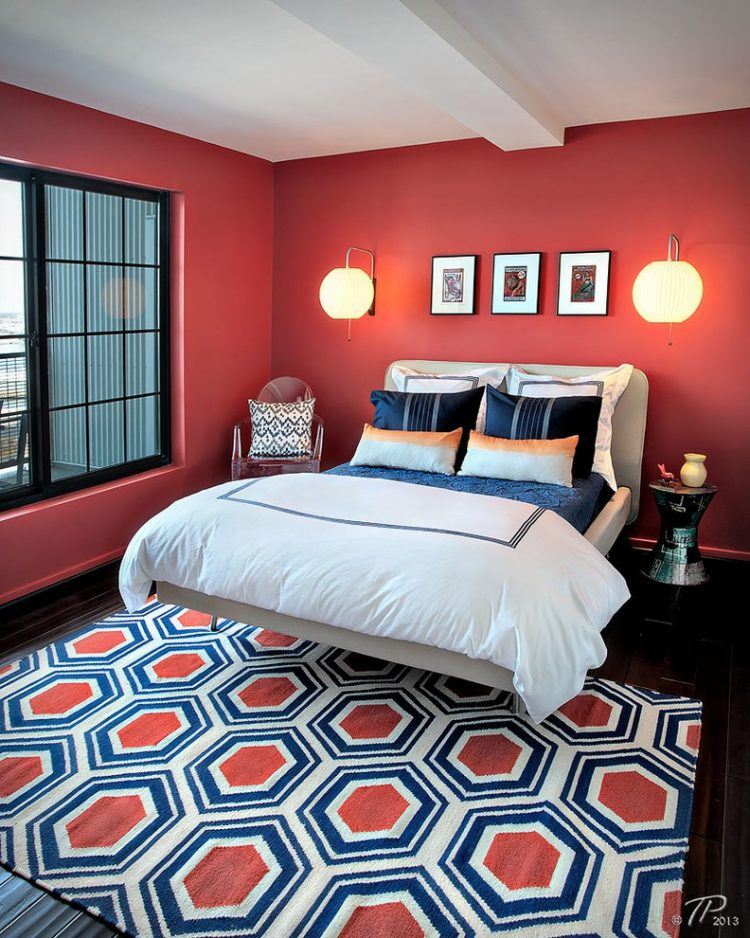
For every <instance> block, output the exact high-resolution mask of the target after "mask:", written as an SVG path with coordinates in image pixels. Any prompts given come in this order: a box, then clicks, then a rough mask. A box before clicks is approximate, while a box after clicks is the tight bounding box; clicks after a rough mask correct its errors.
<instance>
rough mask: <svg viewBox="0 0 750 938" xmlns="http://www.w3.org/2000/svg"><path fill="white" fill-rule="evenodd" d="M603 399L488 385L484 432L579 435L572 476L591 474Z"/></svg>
mask: <svg viewBox="0 0 750 938" xmlns="http://www.w3.org/2000/svg"><path fill="white" fill-rule="evenodd" d="M601 409H602V399H601V398H600V397H596V396H593V395H592V396H590V397H589V396H588V395H585V396H583V395H582V396H581V397H516V396H515V395H513V394H505V393H504V392H503V391H498V390H497V389H496V388H493V387H490V386H488V388H487V424H486V428H485V431H484V432H485V433H486V434H487V436H497V437H502V438H503V439H505V440H559V439H562V438H563V437H566V436H578V446H576V452H575V456H574V457H573V476H574V478H577V479H586V478H588V477H589V476H590V475H591V466H592V464H593V462H594V450H595V447H596V433H597V429H598V426H599V411H600V410H601Z"/></svg>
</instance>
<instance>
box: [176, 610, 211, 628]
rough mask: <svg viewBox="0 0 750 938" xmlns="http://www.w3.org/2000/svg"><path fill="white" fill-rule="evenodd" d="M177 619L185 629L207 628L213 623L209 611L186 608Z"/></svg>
mask: <svg viewBox="0 0 750 938" xmlns="http://www.w3.org/2000/svg"><path fill="white" fill-rule="evenodd" d="M176 621H177V622H178V623H179V624H180V625H181V626H182V627H183V628H185V629H205V628H208V627H209V626H210V625H211V616H210V615H209V614H208V613H207V612H196V611H195V609H186V610H185V611H184V612H181V613H180V614H179V615H178V616H177V619H176Z"/></svg>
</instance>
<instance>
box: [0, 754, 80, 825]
mask: <svg viewBox="0 0 750 938" xmlns="http://www.w3.org/2000/svg"><path fill="white" fill-rule="evenodd" d="M76 768H77V762H76V754H75V741H74V740H73V738H72V737H70V736H63V737H60V738H54V737H51V738H46V737H38V736H34V737H33V738H32V739H28V740H18V739H10V738H5V739H3V740H2V741H0V817H5V816H13V815H15V814H16V812H18V811H19V810H20V809H21V808H23V806H24V805H25V804H28V803H29V802H30V801H36V800H37V799H39V798H41V797H42V796H43V795H44V794H45V793H46V792H47V791H49V790H50V789H51V788H56V787H57V786H58V785H62V784H63V782H64V781H65V779H66V778H68V777H70V776H71V775H73V774H74V773H75V771H76Z"/></svg>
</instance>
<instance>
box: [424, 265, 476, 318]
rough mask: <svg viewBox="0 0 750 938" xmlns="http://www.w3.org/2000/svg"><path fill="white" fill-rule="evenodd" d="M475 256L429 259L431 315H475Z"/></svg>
mask: <svg viewBox="0 0 750 938" xmlns="http://www.w3.org/2000/svg"><path fill="white" fill-rule="evenodd" d="M477 259H478V255H477V254H461V255H458V256H447V257H446V256H440V257H433V258H432V288H431V295H432V304H431V306H430V312H431V313H432V315H433V316H471V315H472V313H475V312H476V309H475V297H476V279H477Z"/></svg>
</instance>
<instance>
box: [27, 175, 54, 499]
mask: <svg viewBox="0 0 750 938" xmlns="http://www.w3.org/2000/svg"><path fill="white" fill-rule="evenodd" d="M31 187H32V191H33V196H32V200H33V217H34V224H33V226H32V245H33V258H34V266H35V274H36V276H35V277H34V284H35V290H34V302H33V304H32V305H33V309H34V317H35V320H36V323H35V329H36V333H37V341H36V343H35V344H36V348H35V349H34V361H35V365H36V367H35V368H34V385H35V390H36V397H37V403H36V410H37V415H36V420H35V423H36V425H37V437H38V440H37V449H38V457H39V458H38V461H37V466H38V473H39V475H38V477H37V484H38V485H39V486H40V487H41V488H42V489H46V488H48V487H49V484H50V479H51V477H52V465H51V459H50V451H51V449H50V424H49V380H48V377H47V376H48V371H47V369H48V360H49V355H48V345H47V331H48V328H47V244H46V236H45V235H46V221H45V219H46V206H45V202H46V198H45V192H44V183H42V182H41V181H40V180H39V178H38V177H37V176H36V175H33V176H32V177H31Z"/></svg>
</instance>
